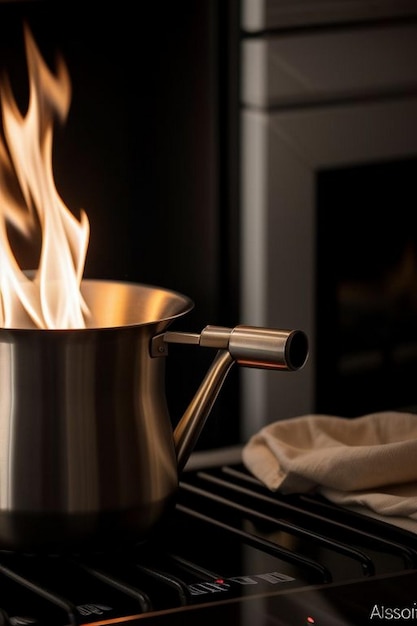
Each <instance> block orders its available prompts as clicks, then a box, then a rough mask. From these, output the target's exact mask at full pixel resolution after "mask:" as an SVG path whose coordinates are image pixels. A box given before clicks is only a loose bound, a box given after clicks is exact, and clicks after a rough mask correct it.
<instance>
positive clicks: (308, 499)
mask: <svg viewBox="0 0 417 626" xmlns="http://www.w3.org/2000/svg"><path fill="white" fill-rule="evenodd" d="M222 472H224V473H225V474H226V476H227V478H226V479H221V478H219V477H217V476H214V475H212V474H209V473H207V472H199V473H198V475H199V476H200V477H201V478H204V480H206V481H209V482H211V483H215V484H220V485H222V486H224V487H225V488H227V489H230V490H233V491H236V492H239V493H242V494H246V495H248V496H250V497H252V498H255V499H257V500H259V501H263V502H265V503H266V504H268V505H273V506H274V507H285V508H286V509H288V510H289V511H293V512H294V513H297V514H299V515H302V516H304V517H306V518H307V519H314V520H316V521H318V522H319V523H320V524H325V525H326V526H331V527H334V528H337V529H339V530H340V531H341V532H343V533H350V534H354V535H356V536H358V537H361V538H363V539H364V540H365V541H366V542H367V543H368V544H369V546H370V547H371V546H375V547H379V548H381V549H385V550H389V551H390V552H391V553H394V554H398V555H401V557H402V559H403V561H404V567H405V568H406V569H413V568H415V567H416V566H417V550H416V549H414V548H413V547H411V545H410V544H411V543H412V542H414V543H416V542H417V539H416V538H415V537H414V536H412V535H411V533H409V532H407V531H405V530H403V529H400V528H397V527H393V526H392V525H391V524H387V523H385V522H382V521H379V520H376V519H374V518H370V517H368V516H365V515H361V514H360V513H355V512H354V511H349V510H347V509H345V508H343V507H339V506H337V505H335V504H333V503H330V502H325V501H323V500H321V499H318V497H317V496H309V495H305V494H296V498H297V502H301V503H302V502H305V503H306V505H307V508H303V507H301V506H298V505H296V504H294V501H292V502H290V501H289V499H288V498H286V500H285V502H284V501H283V500H282V499H279V500H278V496H277V495H275V494H273V495H271V494H269V493H268V492H266V487H264V486H263V485H262V484H261V483H260V482H259V481H258V480H257V479H256V478H254V477H252V476H250V475H248V474H246V473H244V472H242V471H240V470H236V469H234V468H231V467H229V466H225V467H222ZM228 477H233V478H237V479H241V480H242V481H244V482H247V483H248V484H250V485H253V489H252V488H250V487H247V488H246V487H242V486H241V485H237V484H236V483H232V482H230V480H228ZM261 490H262V492H261ZM263 490H265V492H266V493H264V492H263ZM313 509H315V510H319V511H321V513H317V512H314V510H313ZM339 515H340V518H341V519H342V520H343V521H340V519H335V516H336V517H338V516H339ZM349 520H351V521H349ZM354 522H358V523H359V525H360V526H361V527H360V528H359V527H357V526H356V525H355V523H354ZM364 527H368V528H369V530H365V529H364ZM388 535H391V536H393V537H394V539H392V538H390V537H389V536H388ZM416 545H417V543H416Z"/></svg>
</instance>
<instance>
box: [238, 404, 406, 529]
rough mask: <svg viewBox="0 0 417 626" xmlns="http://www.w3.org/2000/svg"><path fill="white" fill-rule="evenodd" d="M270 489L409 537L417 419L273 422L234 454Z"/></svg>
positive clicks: (379, 416)
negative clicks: (317, 498)
mask: <svg viewBox="0 0 417 626" xmlns="http://www.w3.org/2000/svg"><path fill="white" fill-rule="evenodd" d="M242 460H243V463H244V464H245V466H246V467H247V469H248V470H249V471H250V472H251V473H252V474H253V475H254V476H255V477H257V478H258V479H259V480H260V481H261V482H262V483H264V484H265V485H266V486H267V487H268V488H269V489H271V490H273V491H280V492H281V493H284V494H289V493H303V492H304V493H305V492H318V493H320V494H321V495H323V496H324V497H325V498H327V499H328V500H330V501H332V502H335V503H337V504H340V505H342V506H346V507H349V508H352V509H354V510H357V511H360V512H362V513H365V514H367V515H371V516H374V517H376V518H379V519H382V520H385V521H387V522H390V523H393V524H396V525H398V526H401V527H403V528H406V529H407V530H411V531H412V532H416V533H417V415H415V414H414V413H407V412H396V411H385V412H380V413H372V414H368V415H364V416H362V417H356V418H351V419H350V418H342V417H338V416H333V415H303V416H300V417H294V418H290V419H287V420H281V421H277V422H273V423H271V424H269V425H267V426H265V427H264V428H262V429H261V430H260V431H259V432H258V433H256V434H255V435H253V436H252V437H251V438H250V439H249V441H248V442H247V444H246V445H245V446H244V447H243V450H242Z"/></svg>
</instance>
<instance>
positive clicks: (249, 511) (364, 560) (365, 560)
mask: <svg viewBox="0 0 417 626" xmlns="http://www.w3.org/2000/svg"><path fill="white" fill-rule="evenodd" d="M198 476H201V477H203V478H206V475H205V473H200V472H199V473H198ZM210 478H211V477H210ZM182 486H183V488H184V489H185V490H186V491H190V492H192V493H194V494H197V495H200V496H202V497H204V498H207V499H209V500H211V501H214V502H217V503H219V504H221V505H222V506H225V507H227V508H229V509H233V510H235V511H239V512H240V513H243V514H244V515H246V516H247V517H249V518H251V519H256V520H258V521H263V522H267V523H269V524H272V525H273V526H274V527H276V528H278V529H280V530H284V531H286V532H289V533H290V534H292V535H295V536H297V537H302V538H305V539H307V540H308V541H314V542H316V543H318V544H320V545H321V546H323V547H326V548H329V549H331V550H333V551H335V552H337V553H339V554H343V555H344V556H346V557H348V558H351V559H353V560H355V561H357V562H359V563H360V565H361V567H362V572H363V574H364V576H373V575H374V574H375V567H374V564H373V561H372V559H371V558H370V557H369V556H368V555H367V554H365V553H364V552H362V551H361V550H358V549H356V548H353V547H351V546H348V545H347V544H345V543H341V542H340V541H336V540H335V539H330V538H329V537H326V536H324V535H322V534H319V533H316V532H314V531H312V530H311V529H305V528H302V527H301V526H298V525H296V524H293V523H292V522H287V521H285V520H282V519H277V518H276V517H272V516H271V515H266V514H265V513H261V512H260V511H257V510H256V509H254V508H252V507H251V508H249V507H247V506H244V505H243V504H240V503H237V502H236V501H234V500H230V499H227V498H224V497H222V496H220V495H218V494H214V493H211V492H209V491H207V490H205V489H202V488H200V487H196V486H195V485H188V484H182Z"/></svg>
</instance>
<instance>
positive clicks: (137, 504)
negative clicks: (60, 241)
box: [0, 280, 308, 550]
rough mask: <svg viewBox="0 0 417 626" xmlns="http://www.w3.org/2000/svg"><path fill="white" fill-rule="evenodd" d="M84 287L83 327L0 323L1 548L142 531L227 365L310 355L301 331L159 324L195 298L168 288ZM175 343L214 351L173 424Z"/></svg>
mask: <svg viewBox="0 0 417 626" xmlns="http://www.w3.org/2000/svg"><path fill="white" fill-rule="evenodd" d="M82 292H83V295H84V298H85V300H86V302H87V304H88V306H89V308H90V310H91V312H92V316H93V322H92V324H91V327H90V326H89V327H88V328H86V329H81V330H39V329H4V328H3V329H0V390H1V391H0V548H5V549H19V550H22V549H23V550H25V549H34V548H46V549H48V550H51V549H52V550H54V549H57V548H58V547H62V546H74V545H81V544H83V543H87V544H88V545H92V543H93V544H94V545H95V543H97V544H101V543H102V542H103V541H105V542H106V543H109V544H111V543H112V541H113V540H114V539H120V538H123V539H125V540H129V541H131V540H135V541H140V540H142V539H144V538H146V536H147V535H148V534H149V533H150V532H151V531H153V529H154V528H155V527H157V526H158V524H159V523H160V522H161V520H162V519H163V518H164V516H165V514H166V513H167V511H168V509H169V508H170V507H172V506H173V505H174V503H175V495H176V491H177V487H178V477H179V473H180V472H181V471H182V469H183V467H184V465H185V463H186V462H187V459H188V457H189V455H190V453H191V451H192V450H193V448H194V446H195V443H196V440H197V438H198V436H199V434H200V431H201V428H202V427H203V425H204V422H205V420H206V418H207V416H208V414H209V412H210V410H211V408H212V406H213V403H214V402H215V399H216V397H217V394H218V392H219V390H220V387H221V385H222V383H223V381H224V379H225V377H226V375H227V373H228V371H229V369H230V367H231V366H232V364H233V363H234V362H237V363H239V364H242V365H245V366H249V367H265V368H274V369H282V370H297V369H299V368H301V367H302V366H303V365H304V362H305V360H306V358H307V352H308V348H307V339H306V337H305V335H304V333H302V332H301V331H280V330H271V329H262V328H254V327H246V326H238V327H236V328H234V329H229V328H223V327H214V326H208V327H206V328H205V329H204V330H203V331H202V332H201V333H200V334H194V333H179V332H170V331H167V328H168V326H169V325H170V324H171V322H173V321H174V320H175V319H176V318H178V317H180V316H183V315H184V314H186V313H187V312H189V311H190V310H191V309H192V307H193V303H192V301H191V300H190V299H189V298H187V297H185V296H183V295H181V294H178V293H176V292H173V291H169V290H166V289H160V288H155V287H152V286H146V285H140V284H131V283H119V282H108V281H89V280H86V281H83V283H82ZM171 342H181V343H190V344H196V345H199V346H203V347H207V348H212V349H215V350H217V354H216V356H215V358H214V361H213V364H212V366H211V368H210V369H209V371H208V373H207V375H206V377H205V379H204V380H203V382H202V384H201V386H200V388H199V389H198V391H197V393H196V395H195V396H194V398H193V400H192V401H191V403H190V405H189V407H188V409H187V410H186V412H185V414H184V415H183V417H182V419H181V420H180V421H179V423H178V426H176V428H175V430H174V432H173V430H172V426H171V419H170V416H169V414H168V410H167V403H166V397H165V360H166V359H165V357H166V355H167V346H168V344H169V343H171ZM91 542H92V543H91Z"/></svg>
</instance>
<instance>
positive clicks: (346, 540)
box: [0, 464, 417, 626]
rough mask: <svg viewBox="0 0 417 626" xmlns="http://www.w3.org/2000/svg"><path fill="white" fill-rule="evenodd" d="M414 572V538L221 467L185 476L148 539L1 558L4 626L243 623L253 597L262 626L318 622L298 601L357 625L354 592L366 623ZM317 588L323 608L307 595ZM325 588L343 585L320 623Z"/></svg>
mask: <svg viewBox="0 0 417 626" xmlns="http://www.w3.org/2000/svg"><path fill="white" fill-rule="evenodd" d="M416 570H417V536H415V535H413V534H411V533H408V532H407V531H404V530H402V529H400V528H397V527H394V526H391V525H389V524H387V523H384V522H380V521H378V520H375V519H373V518H370V517H367V516H363V515H359V514H355V513H352V512H349V511H347V510H345V509H343V508H341V507H338V506H335V505H333V504H330V503H329V502H327V501H326V500H324V499H323V498H320V497H317V496H313V495H297V496H281V495H276V494H273V493H271V492H269V491H268V490H267V489H266V488H265V487H263V486H262V485H261V484H260V483H259V482H258V481H256V479H254V478H253V477H252V476H251V475H250V474H248V472H247V471H246V470H245V468H244V467H243V466H242V465H239V464H237V465H226V466H223V467H212V468H210V469H205V470H196V471H190V472H185V473H184V475H183V477H182V481H181V484H180V492H179V495H178V504H177V507H176V510H175V512H174V514H173V515H172V518H171V519H168V520H167V522H166V525H164V526H163V528H162V529H161V531H160V532H159V533H158V536H155V537H152V538H151V539H150V540H149V542H147V543H145V544H142V545H138V546H133V547H132V548H131V549H129V550H125V551H123V552H121V551H120V552H112V553H100V554H98V553H93V554H77V555H68V554H67V555H64V554H63V555H52V556H51V555H49V556H45V555H36V554H25V555H18V554H14V553H6V552H5V553H0V626H1V625H5V626H7V625H9V626H23V625H26V626H28V625H32V626H72V625H74V626H81V625H82V626H84V625H87V624H88V625H92V624H95V625H96V626H99V625H104V624H107V625H110V624H122V623H123V624H136V623H137V624H139V623H142V622H143V621H148V620H149V621H152V623H155V624H165V623H166V624H170V625H171V624H176V623H178V624H179V623H181V624H183V625H185V624H195V623H196V620H198V623H199V624H200V625H203V624H205V623H211V624H212V623H213V620H215V619H226V614H227V619H229V623H231V624H232V626H233V623H235V624H241V623H242V624H244V623H245V624H247V623H249V622H247V621H246V622H245V621H240V620H241V619H242V610H241V609H240V608H239V607H241V606H242V605H243V603H245V611H247V610H249V606H252V605H255V604H257V603H259V599H260V598H264V599H268V601H267V605H265V603H264V604H263V605H262V607H263V608H262V611H265V610H268V611H271V612H272V613H273V615H274V618H273V621H267V620H266V619H265V620H264V622H263V623H264V624H269V623H274V624H281V623H282V624H292V623H294V624H298V623H310V624H314V623H316V622H315V620H314V618H313V617H312V616H311V615H310V617H309V618H307V617H306V615H307V614H306V613H305V604H306V600H303V601H301V599H302V598H306V597H307V596H306V594H310V595H309V596H308V597H309V599H308V606H310V607H315V611H316V614H318V613H321V620H320V621H319V622H317V623H321V624H323V623H329V624H332V625H333V624H339V623H340V624H349V623H352V624H354V623H355V622H354V621H350V620H351V619H357V617H355V618H352V617H351V613H352V610H353V608H352V607H354V611H356V612H357V611H358V610H360V609H359V604H358V597H355V598H353V597H352V593H353V592H352V590H353V589H355V588H356V586H357V585H361V589H362V588H363V589H369V590H370V592H369V593H368V594H365V596H364V597H365V599H366V602H368V605H367V606H362V609H361V610H363V611H365V614H366V615H368V616H369V615H370V611H372V610H374V611H375V610H379V608H378V607H379V605H378V601H379V600H378V598H379V597H380V593H383V594H384V601H385V602H386V601H387V595H386V594H387V589H388V590H389V591H390V592H393V590H394V589H396V590H398V589H399V590H401V593H403V595H404V594H405V595H404V598H403V602H406V599H407V598H408V596H407V593H408V592H407V584H408V585H409V588H410V589H414V588H415V585H416V582H417V575H416ZM407 574H408V575H407ZM399 580H400V582H398V581H399ZM366 583H373V585H372V587H369V586H367V585H366ZM364 585H365V587H364ZM317 590H320V596H319V597H320V598H321V600H320V602H319V603H318V601H317V597H318V596H317V595H315V596H314V597H310V596H311V594H312V593H313V592H314V593H315V594H317V593H318V591H317ZM323 590H325V591H326V593H327V590H328V591H329V597H330V596H332V594H333V595H334V594H336V596H337V594H338V590H343V594H342V595H341V596H340V597H339V599H338V601H337V602H338V603H339V604H338V605H337V610H336V609H335V604H334V601H332V602H331V606H332V611H335V613H333V614H332V615H331V616H328V620H329V621H327V622H326V621H323V606H322V602H323V598H324V597H325V596H324V595H323V594H324V591H323ZM349 592H350V594H351V595H349ZM410 593H411V592H410ZM359 595H360V596H361V597H362V596H363V594H362V593H360V594H359ZM395 597H396V596H395ZM347 598H350V599H349V600H347ZM251 600H252V603H251V604H250V605H248V601H251ZM299 600H300V602H299ZM409 600H410V602H411V601H412V600H413V598H412V597H410V598H409ZM416 600H417V598H416ZM393 601H394V600H393ZM396 601H397V600H396ZM366 602H365V604H366ZM381 602H382V600H381ZM397 602H398V601H397ZM289 603H291V604H289ZM294 603H295V604H294ZM343 603H345V604H346V607H344V606H343ZM414 604H415V602H414ZM362 605H363V602H362ZM266 606H268V607H269V608H268V609H266V608H265V607H266ZM381 606H382V605H381ZM232 607H233V613H231V610H232ZM300 607H304V608H303V609H301V608H300ZM326 607H328V603H327V602H326ZM375 607H377V608H376V609H375ZM397 608H398V607H397ZM257 610H258V611H259V610H260V609H259V607H258V609H257ZM381 610H382V609H381ZM404 610H406V609H404ZM409 610H410V611H411V610H412V609H411V608H410V609H409ZM297 611H298V612H299V616H298V613H297ZM300 611H301V612H300ZM303 611H304V613H303ZM326 611H327V608H326ZM415 611H416V619H417V609H415ZM196 612H198V616H197V615H196ZM341 615H342V617H341ZM284 616H286V617H284ZM291 616H293V618H294V621H291V619H292V617H291ZM296 616H297V617H296ZM186 619H189V620H190V621H186ZM300 619H309V621H299V620H300ZM176 620H178V622H177V621H176ZM204 620H207V622H206V621H204ZM246 620H247V613H246ZM296 620H298V621H296ZM338 620H339V621H338ZM340 620H341V621H340ZM258 622H259V623H261V624H262V621H259V620H258ZM357 623H359V622H357ZM396 623H398V620H396Z"/></svg>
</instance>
